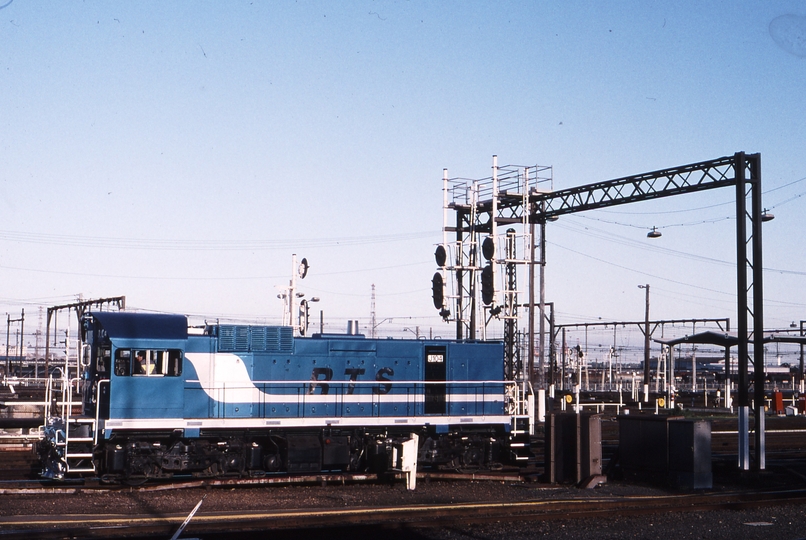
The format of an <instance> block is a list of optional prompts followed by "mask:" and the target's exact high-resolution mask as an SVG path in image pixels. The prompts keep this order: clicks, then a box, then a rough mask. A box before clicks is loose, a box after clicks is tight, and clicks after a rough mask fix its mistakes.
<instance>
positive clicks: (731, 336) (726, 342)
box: [654, 330, 806, 347]
mask: <svg viewBox="0 0 806 540" xmlns="http://www.w3.org/2000/svg"><path fill="white" fill-rule="evenodd" d="M654 341H655V342H656V343H660V344H662V345H669V346H672V347H673V346H675V345H679V344H681V343H698V344H701V345H717V346H719V347H733V346H734V345H737V344H738V343H739V336H738V335H737V334H736V333H733V332H715V331H713V330H707V331H705V332H699V333H697V334H691V335H688V336H683V337H678V338H673V339H663V338H661V339H655V340H654ZM775 342H778V343H798V344H801V345H806V336H791V335H789V334H779V333H775V332H769V333H767V332H765V333H764V343H775Z"/></svg>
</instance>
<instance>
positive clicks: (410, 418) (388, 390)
mask: <svg viewBox="0 0 806 540" xmlns="http://www.w3.org/2000/svg"><path fill="white" fill-rule="evenodd" d="M85 330H86V336H87V341H88V343H89V344H90V346H91V347H93V354H99V353H98V349H99V347H107V348H110V347H111V356H110V359H114V358H116V357H117V356H116V355H117V354H119V353H118V350H131V351H134V350H137V349H148V350H172V351H177V350H178V351H181V355H182V359H181V375H179V376H167V375H165V376H160V375H157V376H154V375H151V376H138V375H119V374H117V373H116V371H115V370H114V369H111V368H107V369H108V371H107V372H106V373H102V372H99V371H98V370H90V371H89V373H90V374H89V375H88V383H89V384H87V385H86V388H87V392H95V393H96V394H98V395H99V396H100V397H97V398H95V397H93V396H85V404H87V403H95V402H96V401H98V402H100V403H101V404H102V406H101V407H100V409H99V410H98V411H94V410H85V414H93V413H97V414H96V416H97V417H98V421H99V425H98V429H100V430H102V436H103V437H104V438H107V439H108V438H110V437H112V435H113V434H114V433H116V432H120V431H132V430H144V429H151V430H181V432H182V434H183V436H185V437H193V436H198V434H199V432H200V430H215V429H260V428H264V429H265V428H267V427H284V428H289V427H326V426H384V425H391V426H397V427H401V426H408V425H410V426H429V427H431V428H433V430H434V431H435V432H437V433H439V432H445V431H447V430H448V429H450V427H451V426H457V425H470V424H483V425H493V426H499V427H500V429H502V430H504V431H508V430H509V428H510V426H511V425H512V417H513V413H514V411H515V408H516V404H515V403H514V399H515V395H516V393H517V392H514V389H513V386H514V383H512V382H507V381H504V373H503V345H502V344H501V343H499V342H485V343H480V342H475V343H459V342H450V341H442V340H391V339H366V338H364V337H363V336H350V335H321V336H316V335H315V336H313V337H306V338H301V337H295V336H293V333H292V330H291V329H290V328H286V327H264V326H232V325H212V326H208V327H206V328H205V329H204V332H203V333H202V334H200V335H194V334H192V333H191V334H189V333H188V331H187V320H186V318H185V317H183V316H178V315H154V314H138V313H110V312H104V313H94V314H91V315H90V316H89V317H87V319H86V323H85ZM107 354H108V355H109V354H110V353H107ZM429 355H431V357H430V358H432V359H437V360H439V358H440V357H441V361H442V362H444V366H442V368H444V375H442V374H441V373H439V374H438V375H437V376H436V378H435V377H434V372H433V371H431V372H429V371H428V369H427V365H428V360H429ZM437 371H439V370H437ZM429 373H430V375H429ZM429 379H431V380H429ZM104 387H106V388H104ZM98 389H100V391H99V390H98ZM105 400H106V401H105ZM107 403H108V406H107ZM93 407H94V406H93ZM85 409H86V407H85Z"/></svg>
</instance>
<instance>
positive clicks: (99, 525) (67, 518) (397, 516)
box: [0, 489, 806, 540]
mask: <svg viewBox="0 0 806 540" xmlns="http://www.w3.org/2000/svg"><path fill="white" fill-rule="evenodd" d="M777 504H806V490H805V489H795V490H776V491H753V492H732V493H718V494H705V495H702V494H695V495H663V496H621V497H586V498H582V497H580V498H572V499H563V500H556V499H552V500H531V501H520V502H480V503H457V504H436V505H410V506H383V507H371V506H370V507H359V508H346V509H345V508H338V509H336V508H306V509H293V510H279V511H247V512H218V511H216V512H208V513H204V511H201V512H200V513H198V514H197V515H196V516H195V517H194V520H193V522H192V523H191V524H190V525H189V526H188V531H192V532H193V534H197V535H198V534H215V533H221V532H224V531H229V532H250V531H251V532H254V531H280V530H311V529H322V528H340V527H349V526H380V525H382V526H386V527H389V526H418V527H445V526H449V525H456V524H465V525H466V524H469V523H484V522H490V521H497V520H501V519H507V520H537V521H546V520H557V519H564V520H567V519H586V518H597V517H603V516H613V515H614V513H615V512H618V515H619V516H636V515H646V514H657V513H669V512H702V511H708V510H717V509H747V508H753V507H760V506H770V505H777ZM184 519H186V515H185V514H180V513H170V514H155V515H148V516H131V515H123V514H106V515H97V514H96V515H85V514H81V515H75V514H74V515H32V516H6V517H2V518H0V531H2V536H3V538H4V539H12V540H16V539H18V538H20V539H21V538H30V536H31V534H32V533H34V532H35V533H36V535H37V537H40V538H48V537H54V538H55V537H59V538H61V537H64V536H65V535H68V536H69V535H71V534H79V533H80V535H81V536H82V537H105V538H113V537H123V536H126V535H132V534H145V533H149V534H153V533H165V532H170V531H172V530H174V529H175V528H176V527H177V526H178V525H179V524H180V523H182V522H183V520H184Z"/></svg>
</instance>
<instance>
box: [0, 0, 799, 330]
mask: <svg viewBox="0 0 806 540" xmlns="http://www.w3.org/2000/svg"><path fill="white" fill-rule="evenodd" d="M0 6H1V8H0V96H2V101H0V155H2V166H0V312H2V313H6V312H7V313H10V314H11V316H12V317H14V316H17V315H18V314H19V311H20V309H22V308H25V311H26V314H27V316H28V317H29V319H28V321H31V322H26V328H33V327H35V326H36V322H35V314H36V312H37V309H38V307H39V306H50V305H55V304H61V303H67V302H71V301H74V300H76V299H77V296H78V295H79V294H81V295H83V297H84V298H96V297H107V296H117V295H126V296H127V299H128V303H129V306H130V307H133V308H138V309H145V310H155V311H165V312H179V313H187V314H192V315H200V316H207V317H211V318H212V317H221V318H228V319H244V320H253V319H260V320H266V321H272V322H278V321H279V319H280V316H281V313H282V305H281V303H280V301H279V300H278V299H277V298H276V295H277V293H278V289H277V287H278V286H280V287H282V286H284V285H286V284H287V282H288V280H289V278H290V273H291V257H292V254H293V253H296V254H297V255H298V256H299V257H300V258H301V257H303V256H304V257H307V258H308V260H309V261H310V263H311V270H310V273H309V275H308V277H307V278H306V279H305V280H304V281H303V282H301V283H300V289H301V290H303V291H305V292H306V293H307V295H308V296H318V297H320V298H321V302H320V303H319V304H318V306H317V307H316V308H315V314H316V315H317V317H318V310H319V309H322V310H323V311H324V316H325V321H326V323H328V324H329V325H330V324H332V325H333V326H332V329H341V328H342V326H346V322H345V321H346V320H347V319H361V320H363V321H364V322H366V321H368V319H369V313H370V291H371V286H372V284H375V286H376V290H377V299H376V310H377V319H378V321H384V320H386V319H389V318H391V319H392V320H391V321H386V322H384V323H383V324H382V325H381V326H380V327H379V331H383V330H384V329H387V330H388V331H389V332H392V333H395V332H396V333H398V334H399V333H401V332H403V327H414V326H420V327H421V329H422V330H423V331H425V329H427V328H434V332H435V333H439V334H445V335H450V333H451V330H450V327H448V326H447V325H444V324H443V323H441V321H440V320H439V318H438V317H437V316H436V310H434V308H433V305H432V302H431V293H430V279H431V275H432V274H433V272H434V270H435V267H434V261H433V256H432V253H433V250H434V245H435V244H436V243H437V242H439V241H440V239H441V226H442V209H441V206H442V192H441V189H442V183H441V178H442V169H443V168H447V169H448V171H449V174H450V176H462V177H469V178H483V177H486V176H489V175H490V166H491V163H492V155H493V154H496V155H498V156H499V158H498V159H499V163H500V164H502V165H503V164H508V163H512V164H519V165H533V164H540V165H551V166H553V168H554V169H553V171H554V187H555V188H556V189H560V188H567V187H572V186H578V185H582V184H586V183H590V182H595V181H602V180H608V179H612V178H616V177H620V176H626V175H631V174H637V173H641V172H646V171H652V170H657V169H661V168H665V167H672V166H676V165H682V164H686V163H692V162H697V161H702V160H708V159H713V158H717V157H721V156H725V155H732V154H733V153H734V152H737V151H745V152H748V153H755V152H760V153H761V155H762V175H763V186H764V191H765V195H764V206H765V207H767V208H769V209H771V211H772V212H773V213H774V214H775V216H776V219H775V220H774V221H772V222H769V223H767V224H765V228H764V245H765V251H764V266H765V267H766V268H767V269H768V270H767V271H766V273H765V284H764V285H765V289H766V296H767V300H766V303H765V310H766V322H767V326H768V327H780V326H788V325H789V323H790V322H791V321H799V320H800V319H806V287H804V286H803V285H804V277H806V264H804V262H805V260H806V249H804V247H806V246H804V239H803V237H804V234H803V225H804V221H803V217H802V216H803V213H804V205H805V204H806V201H804V197H801V195H804V194H806V151H805V150H806V122H805V121H804V118H806V45H804V43H806V4H804V3H803V2H795V1H790V2H787V1H757V2H695V1H690V2H655V3H651V2H641V1H616V2H538V1H536V2H511V3H510V2H464V1H462V2H419V1H411V2H386V1H379V2H338V3H337V2H306V1H300V2H258V1H254V2H220V3H218V2H131V3H109V2H94V1H87V2H56V1H53V2H23V1H21V0H15V1H13V2H8V0H0ZM652 226H657V227H659V228H661V230H662V231H663V237H662V238H660V239H657V240H649V239H647V238H646V232H647V231H648V230H649V228H651V227H652ZM734 227H735V219H734V210H733V192H732V191H731V190H726V191H724V192H721V190H717V191H714V192H708V193H707V194H697V195H689V196H685V197H677V198H674V200H672V199H666V200H662V201H654V202H648V203H644V204H639V205H631V206H624V207H618V208H616V209H611V210H606V211H605V210H603V211H598V212H590V213H587V214H579V215H574V216H567V217H563V218H562V219H561V220H560V221H558V222H556V223H553V224H551V225H550V228H549V231H548V235H547V240H548V244H547V251H548V267H547V278H546V283H547V300H549V301H553V302H555V304H556V306H557V320H558V322H560V323H563V322H577V321H583V320H595V319H597V318H598V317H602V318H603V319H604V320H608V319H610V320H615V319H632V320H635V319H642V318H643V309H644V291H642V290H640V289H638V288H637V285H638V284H644V283H649V284H651V287H652V314H653V317H657V318H664V319H671V318H689V317H731V318H732V319H733V320H735V317H736V307H735V300H736V293H735V285H734V284H735V277H734V276H735V270H734V264H735V239H734V234H735V233H734V230H735V229H734ZM29 325H30V326H29Z"/></svg>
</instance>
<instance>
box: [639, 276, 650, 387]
mask: <svg viewBox="0 0 806 540" xmlns="http://www.w3.org/2000/svg"><path fill="white" fill-rule="evenodd" d="M638 288H639V289H646V310H645V311H644V401H645V402H646V401H649V377H650V372H649V284H648V283H647V284H646V285H639V286H638Z"/></svg>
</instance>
